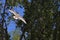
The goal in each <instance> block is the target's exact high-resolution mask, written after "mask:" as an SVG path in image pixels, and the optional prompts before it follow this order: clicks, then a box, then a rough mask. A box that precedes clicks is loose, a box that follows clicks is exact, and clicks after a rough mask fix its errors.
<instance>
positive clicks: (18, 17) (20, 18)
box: [9, 9, 27, 24]
mask: <svg viewBox="0 0 60 40" xmlns="http://www.w3.org/2000/svg"><path fill="white" fill-rule="evenodd" d="M9 11H10V12H11V13H13V14H14V16H13V18H14V19H19V20H21V21H23V22H24V23H25V24H27V23H26V21H25V20H24V18H23V17H21V16H20V15H19V14H18V13H17V12H15V11H13V10H10V9H9Z"/></svg>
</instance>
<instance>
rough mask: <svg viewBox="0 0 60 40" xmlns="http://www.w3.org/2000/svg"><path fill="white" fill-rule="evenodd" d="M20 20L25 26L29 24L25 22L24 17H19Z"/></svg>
mask: <svg viewBox="0 0 60 40" xmlns="http://www.w3.org/2000/svg"><path fill="white" fill-rule="evenodd" d="M19 19H20V20H21V21H23V22H24V23H25V24H27V23H26V21H25V19H24V18H23V17H19Z"/></svg>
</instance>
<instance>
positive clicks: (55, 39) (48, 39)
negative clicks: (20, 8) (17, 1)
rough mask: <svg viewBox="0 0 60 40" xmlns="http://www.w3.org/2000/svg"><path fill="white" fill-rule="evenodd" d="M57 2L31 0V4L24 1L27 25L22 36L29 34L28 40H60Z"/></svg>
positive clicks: (51, 0)
mask: <svg viewBox="0 0 60 40" xmlns="http://www.w3.org/2000/svg"><path fill="white" fill-rule="evenodd" d="M57 2H58V1H57V0H31V2H28V1H27V0H24V1H23V4H24V8H25V12H24V13H25V15H24V18H25V19H26V21H27V25H23V26H24V27H23V31H22V32H23V34H22V36H23V37H24V33H25V32H28V35H29V36H28V38H27V39H28V40H59V37H60V36H59V33H60V30H59V27H60V21H59V20H60V14H59V13H58V7H57ZM21 38H22V37H21Z"/></svg>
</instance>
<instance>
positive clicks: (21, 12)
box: [0, 0, 24, 33]
mask: <svg viewBox="0 0 60 40" xmlns="http://www.w3.org/2000/svg"><path fill="white" fill-rule="evenodd" d="M0 2H2V4H3V6H4V3H5V0H0ZM14 10H15V11H17V12H18V13H19V14H20V15H21V16H23V15H24V13H23V12H24V8H20V7H18V6H17V7H14ZM15 26H16V24H15V22H14V21H10V24H9V25H8V26H7V28H8V29H7V31H8V33H9V32H11V31H13V30H15V29H16V27H15Z"/></svg>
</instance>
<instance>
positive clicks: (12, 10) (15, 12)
mask: <svg viewBox="0 0 60 40" xmlns="http://www.w3.org/2000/svg"><path fill="white" fill-rule="evenodd" d="M9 11H10V12H11V13H13V14H14V15H17V13H16V12H15V11H13V10H9Z"/></svg>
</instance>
